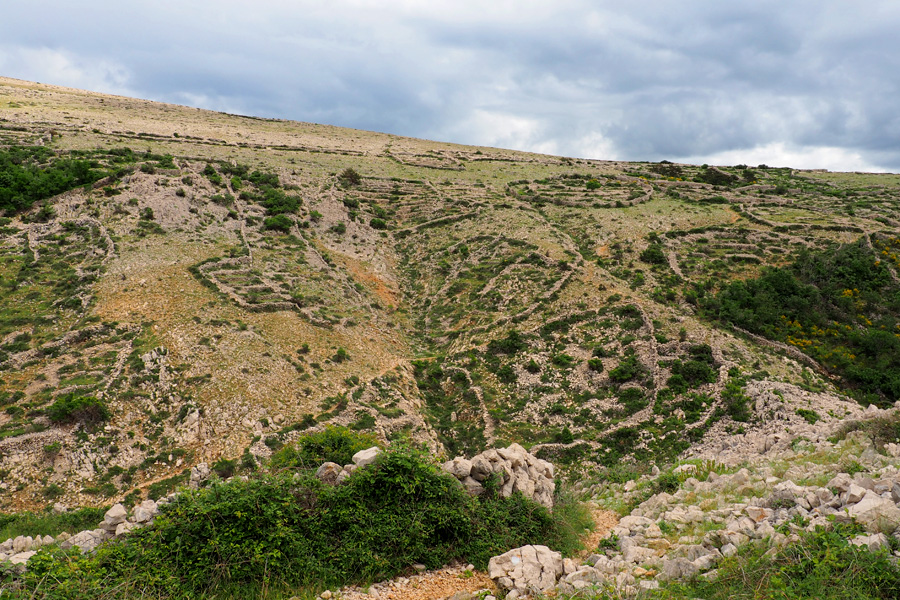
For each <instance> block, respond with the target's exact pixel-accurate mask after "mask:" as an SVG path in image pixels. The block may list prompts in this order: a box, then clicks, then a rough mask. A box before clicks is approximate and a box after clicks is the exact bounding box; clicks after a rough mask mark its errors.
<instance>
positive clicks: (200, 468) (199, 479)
mask: <svg viewBox="0 0 900 600" xmlns="http://www.w3.org/2000/svg"><path fill="white" fill-rule="evenodd" d="M211 473H212V471H211V470H210V468H209V465H208V464H206V463H200V464H198V465H195V466H194V467H192V468H191V480H190V482H189V483H188V487H190V488H191V489H195V490H196V489H197V488H199V487H200V486H201V485H203V483H204V482H205V481H206V480H207V479H209V476H210V474H211Z"/></svg>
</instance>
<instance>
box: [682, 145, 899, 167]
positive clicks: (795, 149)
mask: <svg viewBox="0 0 900 600" xmlns="http://www.w3.org/2000/svg"><path fill="white" fill-rule="evenodd" d="M677 162H683V163H692V164H702V163H706V164H711V165H718V166H730V165H741V164H743V165H749V166H757V165H762V164H764V165H768V166H770V167H793V168H795V169H828V170H829V171H866V172H871V173H884V172H887V171H888V169H886V168H884V167H881V166H878V165H875V164H872V163H870V162H869V161H868V160H866V158H865V157H863V155H862V154H861V153H859V152H854V151H852V150H848V149H847V148H836V147H828V146H806V147H804V146H792V145H788V144H785V143H783V142H773V143H771V144H765V145H762V146H757V147H755V148H747V149H741V150H726V151H724V152H716V153H713V154H709V155H698V156H687V157H682V158H679V159H677Z"/></svg>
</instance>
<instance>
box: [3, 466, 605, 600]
mask: <svg viewBox="0 0 900 600" xmlns="http://www.w3.org/2000/svg"><path fill="white" fill-rule="evenodd" d="M491 490H492V491H489V492H488V493H486V494H485V495H484V496H483V497H482V498H481V499H476V498H473V497H471V496H469V495H468V494H467V493H466V491H465V490H464V488H463V487H462V486H460V485H459V483H458V482H457V481H456V480H455V478H454V477H452V476H450V475H448V474H446V473H444V472H442V471H441V470H440V468H439V467H438V466H437V465H436V464H435V463H434V462H433V461H432V460H430V459H429V458H427V457H426V456H424V455H423V454H422V453H420V452H418V451H414V450H410V449H407V448H395V449H391V450H389V451H388V452H386V453H385V454H383V455H382V456H381V457H379V459H378V460H377V461H376V462H375V463H374V464H373V465H370V466H368V467H366V468H365V469H360V470H358V471H356V472H355V473H354V474H353V476H351V477H350V478H349V479H348V480H347V481H346V482H345V483H344V484H343V485H340V486H325V485H323V484H322V483H321V482H319V481H318V480H316V479H315V478H314V477H312V476H311V475H306V476H300V477H299V478H298V477H294V476H292V475H291V474H283V475H278V476H266V477H260V478H255V479H250V480H247V481H242V480H237V479H236V480H233V481H231V482H228V483H215V482H214V483H213V484H212V485H210V486H209V487H208V488H204V489H200V490H185V491H183V492H182V494H181V495H180V496H179V497H178V498H177V500H175V501H174V502H172V503H170V504H169V505H167V506H166V507H164V508H163V509H162V510H163V515H162V517H161V518H158V519H157V520H156V522H155V523H154V525H153V526H152V527H147V528H144V529H141V530H138V531H136V532H134V533H133V534H132V535H129V536H127V537H126V538H124V539H123V540H121V541H119V542H115V543H111V544H107V545H105V546H103V547H101V548H100V549H98V551H97V552H95V553H94V554H89V555H80V553H78V552H77V551H76V552H72V553H64V552H61V551H59V550H56V549H47V548H44V549H41V550H40V551H39V553H38V555H36V556H35V557H34V558H33V559H32V562H31V563H29V570H28V571H27V572H26V573H25V574H23V575H22V576H21V577H19V578H18V580H17V581H16V582H15V584H14V585H15V586H17V587H16V589H17V590H18V591H20V592H21V594H20V596H21V597H29V598H43V599H45V600H46V599H50V598H54V599H56V598H60V599H61V598H66V599H67V600H68V599H88V598H91V599H99V598H103V597H107V596H106V594H107V591H108V590H111V589H112V590H115V593H116V597H126V598H127V597H135V598H137V597H154V598H158V597H166V598H169V597H177V598H185V597H188V598H194V597H200V596H203V597H205V596H207V595H208V594H212V595H214V596H218V597H227V596H228V595H229V592H230V591H231V590H242V589H245V588H247V587H248V586H253V585H259V584H260V583H264V584H265V586H266V587H268V586H270V585H271V586H272V587H283V586H290V587H292V588H293V589H296V587H297V586H305V587H306V589H307V590H309V591H312V592H313V593H314V592H315V591H317V590H321V589H322V588H323V587H337V586H342V585H347V584H365V583H368V582H372V581H380V580H384V579H388V578H391V577H394V576H396V575H398V574H400V573H402V572H404V571H406V570H407V569H409V568H410V567H411V565H412V564H414V563H422V564H424V565H425V566H426V567H429V568H435V567H438V566H441V565H444V564H447V563H449V562H451V561H454V560H459V561H465V562H472V563H474V564H475V565H476V567H478V568H484V567H485V566H486V564H487V561H488V559H489V558H490V557H491V556H493V555H496V554H498V553H500V552H504V551H506V550H508V549H509V548H514V547H518V546H522V545H525V544H546V545H548V546H550V547H551V548H553V549H559V550H562V551H565V552H566V553H567V554H569V553H571V552H573V551H574V550H576V549H578V540H577V534H579V533H582V532H583V531H584V529H585V527H586V526H588V525H589V523H590V520H589V516H588V515H587V513H586V511H585V509H584V508H582V507H579V506H578V505H577V504H575V503H574V502H571V501H563V502H560V504H559V505H558V508H557V509H556V511H555V512H554V514H552V515H551V513H550V512H549V511H547V510H546V509H545V508H543V507H541V506H539V505H537V504H535V503H534V502H532V501H530V500H526V499H525V498H523V497H522V496H521V495H520V494H515V495H514V496H512V497H510V498H503V497H500V495H499V494H497V493H496V486H493V487H492V488H491ZM13 597H19V596H16V595H15V594H14V596H13ZM254 597H256V596H255V595H254Z"/></svg>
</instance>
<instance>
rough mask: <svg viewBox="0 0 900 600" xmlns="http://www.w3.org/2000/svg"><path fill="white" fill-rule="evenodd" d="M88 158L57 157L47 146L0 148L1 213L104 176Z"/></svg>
mask: <svg viewBox="0 0 900 600" xmlns="http://www.w3.org/2000/svg"><path fill="white" fill-rule="evenodd" d="M96 167H97V165H96V164H95V163H93V162H91V161H87V160H70V159H63V158H58V157H57V156H56V155H55V154H54V152H53V150H51V149H50V148H47V147H44V146H11V147H9V148H5V149H0V212H2V211H5V210H9V211H19V210H25V209H28V208H31V206H33V205H34V204H35V203H36V202H40V201H41V200H45V199H47V198H51V197H53V196H55V195H57V194H60V193H62V192H65V191H67V190H71V189H74V188H76V187H78V186H82V185H85V184H89V183H94V182H95V181H97V180H99V179H100V178H101V177H103V173H102V172H100V171H99V170H97V169H96Z"/></svg>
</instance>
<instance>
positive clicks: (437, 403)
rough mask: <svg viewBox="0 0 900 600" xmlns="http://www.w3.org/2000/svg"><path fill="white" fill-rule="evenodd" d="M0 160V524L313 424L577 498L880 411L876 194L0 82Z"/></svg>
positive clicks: (891, 179) (894, 283) (242, 463)
mask: <svg viewBox="0 0 900 600" xmlns="http://www.w3.org/2000/svg"><path fill="white" fill-rule="evenodd" d="M0 152H2V153H3V157H2V160H0V166H2V167H3V171H2V172H0V188H2V189H5V190H14V193H9V194H6V195H4V196H0V208H2V209H4V210H5V211H6V216H5V217H3V218H2V221H0V405H2V409H3V410H2V411H0V482H2V483H0V487H2V489H3V493H2V494H0V511H4V512H10V511H14V510H20V509H24V508H40V507H43V506H46V505H47V504H52V503H53V502H63V503H65V504H68V505H103V504H110V503H112V502H113V501H117V500H121V499H123V498H126V497H127V499H128V500H129V501H130V502H133V501H136V500H140V499H142V498H147V497H152V498H156V497H159V496H161V495H164V494H165V493H167V492H169V491H171V490H172V489H174V488H175V487H176V486H177V485H179V484H183V483H185V482H186V481H187V478H188V475H189V471H190V467H191V466H192V465H194V464H197V463H200V462H208V463H210V464H218V466H219V468H220V469H223V470H229V469H230V470H233V469H235V468H238V469H240V468H247V469H249V468H252V466H253V465H255V464H256V463H258V462H260V461H264V460H265V459H266V458H267V457H268V456H269V455H270V454H271V452H272V451H273V450H277V449H278V448H280V447H281V446H282V445H284V444H285V443H288V442H290V441H292V440H294V439H296V438H297V437H298V436H299V435H301V434H302V433H303V432H309V431H312V430H315V429H316V428H322V427H323V426H324V425H325V424H339V425H346V426H349V427H351V428H352V429H355V430H359V431H365V432H372V433H374V434H375V435H376V436H377V437H379V438H381V439H383V440H403V439H409V440H414V441H416V442H422V443H425V444H426V445H427V446H428V447H429V448H430V449H431V450H432V451H433V452H435V453H437V454H441V455H444V456H446V457H453V456H456V455H467V456H471V455H473V454H476V453H477V452H479V451H481V450H483V449H485V448H486V447H489V446H496V445H501V444H508V443H511V442H518V443H521V444H522V445H524V446H525V447H527V448H529V449H530V451H531V452H533V453H535V454H536V455H538V456H540V457H542V458H545V459H548V460H552V461H554V462H555V463H557V464H559V465H560V466H561V467H563V470H564V471H565V472H567V473H568V474H569V475H570V476H572V477H573V478H577V477H578V476H579V473H581V472H582V471H583V472H585V473H584V475H585V476H595V475H597V474H598V473H599V474H601V475H602V474H604V473H608V472H609V470H610V469H612V470H617V469H623V468H625V469H629V468H630V469H634V470H638V471H640V470H641V469H643V470H646V471H649V467H650V465H651V464H652V463H653V462H654V461H656V462H659V463H660V464H663V463H666V462H671V461H672V460H673V459H675V458H676V457H677V456H679V455H682V454H683V453H687V455H693V454H696V455H708V454H709V453H713V454H715V455H716V456H718V457H720V459H721V460H725V461H727V460H728V459H729V457H731V458H733V460H734V462H735V463H736V462H737V461H738V460H739V459H740V458H741V457H742V456H744V455H745V454H746V451H747V449H748V448H754V449H755V448H757V447H759V446H760V445H762V446H763V449H765V446H766V444H769V445H771V443H773V440H777V438H776V437H775V436H776V435H780V434H784V433H785V431H786V430H787V431H788V432H790V433H798V432H802V431H803V430H804V428H808V427H810V426H811V424H812V423H813V422H819V424H820V425H821V424H823V423H824V424H829V423H835V424H836V423H837V422H839V421H841V420H844V419H847V418H849V417H855V416H857V415H859V414H860V413H861V412H862V411H863V409H864V408H865V407H866V406H867V405H869V404H875V405H878V406H882V407H888V406H890V405H892V404H893V403H894V402H895V401H897V400H900V378H898V375H897V373H900V324H898V323H900V321H898V317H900V284H898V270H900V258H898V252H900V239H898V238H897V228H898V226H900V215H898V206H900V204H898V202H900V175H890V174H864V173H830V172H818V171H816V172H813V171H797V170H792V169H789V168H773V167H766V166H765V165H760V166H751V167H747V166H745V165H737V166H707V165H703V166H693V165H676V164H672V163H668V162H662V163H624V162H610V161H591V160H580V159H570V158H563V157H553V156H544V155H537V154H528V153H522V152H514V151H508V150H498V149H493V148H477V147H468V146H459V145H452V144H444V143H439V142H431V141H425V140H416V139H409V138H403V137H398V136H392V135H387V134H378V133H371V132H364V131H356V130H347V129H341V128H336V127H329V126H323V125H314V124H308V123H296V122H289V121H280V120H269V119H257V118H250V117H241V116H234V115H227V114H221V113H214V112H209V111H203V110H197V109H192V108H187V107H181V106H174V105H167V104H161V103H154V102H147V101H141V100H133V99H128V98H122V97H115V96H107V95H102V94H95V93H90V92H82V91H77V90H72V89H66V88H59V87H53V86H47V85H41V84H34V83H27V82H22V81H16V80H11V79H3V78H0ZM42 172H43V173H54V174H55V175H54V176H53V177H50V176H47V177H46V178H45V179H41V178H40V176H38V175H36V173H42ZM20 183H21V185H19V184H20ZM61 190H65V191H61ZM229 461H235V462H234V463H230V462H229ZM623 465H624V466H623ZM629 465H631V466H629Z"/></svg>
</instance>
